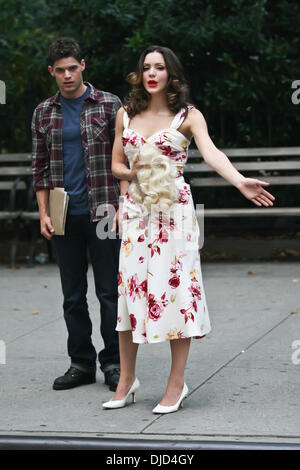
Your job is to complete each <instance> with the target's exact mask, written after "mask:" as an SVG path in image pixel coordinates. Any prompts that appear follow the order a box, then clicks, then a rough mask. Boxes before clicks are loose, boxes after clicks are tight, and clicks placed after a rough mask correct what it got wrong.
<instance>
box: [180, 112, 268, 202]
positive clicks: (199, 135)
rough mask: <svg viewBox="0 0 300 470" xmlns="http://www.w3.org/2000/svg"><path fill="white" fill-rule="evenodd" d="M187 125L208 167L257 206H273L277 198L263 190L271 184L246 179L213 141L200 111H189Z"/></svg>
mask: <svg viewBox="0 0 300 470" xmlns="http://www.w3.org/2000/svg"><path fill="white" fill-rule="evenodd" d="M187 124H188V125H189V129H190V131H191V133H192V134H193V137H194V140H195V143H196V145H197V147H198V149H199V152H200V153H201V155H202V156H203V159H204V161H205V163H207V165H209V166H210V167H211V168H212V169H213V170H214V171H216V172H217V173H218V174H219V175H220V176H222V177H223V178H224V179H225V180H227V181H228V182H229V183H230V184H232V185H233V186H235V187H236V188H237V189H238V190H239V191H240V192H241V193H242V194H243V195H244V196H245V197H246V198H247V199H249V200H251V201H252V202H253V203H254V204H256V205H257V206H261V205H264V206H273V201H274V200H275V197H274V196H273V195H272V194H271V193H269V192H268V191H266V190H265V189H264V188H263V186H269V184H270V183H267V182H266V181H261V180H258V179H255V178H246V177H245V176H243V175H242V174H241V173H240V172H239V171H238V170H237V169H236V168H235V167H234V166H233V165H232V163H231V162H230V160H229V158H228V157H227V156H226V155H225V153H223V152H221V150H219V149H218V148H217V147H216V146H215V144H214V143H213V141H212V140H211V138H210V136H209V134H208V130H207V125H206V121H205V119H204V117H203V115H202V113H201V112H200V111H199V110H198V109H195V108H193V109H191V110H190V111H189V115H188V117H187Z"/></svg>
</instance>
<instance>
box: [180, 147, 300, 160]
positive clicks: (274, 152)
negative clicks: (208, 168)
mask: <svg viewBox="0 0 300 470" xmlns="http://www.w3.org/2000/svg"><path fill="white" fill-rule="evenodd" d="M220 150H221V151H222V152H224V153H225V155H227V156H228V157H232V158H238V157H243V158H253V157H292V156H298V157H300V147H265V148H259V147H258V148H256V147H250V148H237V149H227V148H224V149H220ZM188 156H189V158H190V157H191V158H196V157H201V158H202V156H201V154H200V152H199V150H198V149H189V151H188Z"/></svg>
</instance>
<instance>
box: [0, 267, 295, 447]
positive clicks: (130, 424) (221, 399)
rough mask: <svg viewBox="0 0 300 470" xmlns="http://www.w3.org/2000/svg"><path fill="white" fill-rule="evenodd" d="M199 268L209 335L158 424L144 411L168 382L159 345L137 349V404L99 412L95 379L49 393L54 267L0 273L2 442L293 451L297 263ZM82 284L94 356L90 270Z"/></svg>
mask: <svg viewBox="0 0 300 470" xmlns="http://www.w3.org/2000/svg"><path fill="white" fill-rule="evenodd" d="M202 270H203V279H204V286H205V289H206V296H207V300H208V306H209V310H210V316H211V320H212V324H213V331H212V333H211V334H210V335H209V336H208V337H207V338H205V339H203V340H193V342H192V348H191V354H190V358H189V362H188V368H187V371H186V382H187V384H188V386H189V389H190V394H189V397H188V398H187V399H186V400H185V402H184V407H183V409H181V410H180V411H179V412H177V413H174V414H170V415H165V416H157V415H153V414H152V412H151V410H152V408H153V406H154V405H155V404H156V403H157V402H159V400H160V398H161V396H162V394H163V391H164V387H165V385H166V380H167V374H168V370H169V365H170V355H169V345H168V343H163V344H157V345H142V346H140V349H139V356H138V362H137V376H138V377H139V379H140V382H141V384H142V387H141V389H140V392H139V393H138V394H137V403H136V404H135V405H130V406H127V407H126V408H123V409H120V410H112V411H109V410H102V408H101V403H102V402H104V401H106V400H108V399H109V398H110V397H111V395H112V393H111V392H110V391H109V390H108V388H107V387H106V386H105V385H104V383H103V375H102V373H101V372H99V374H98V376H97V383H96V384H93V385H89V386H85V387H80V388H77V389H74V390H69V391H59V392H58V391H53V390H52V382H53V379H54V378H55V377H57V376H58V375H61V374H62V373H64V372H65V370H66V369H67V368H68V367H69V361H68V358H67V357H66V329H65V324H64V320H63V317H62V295H61V291H60V280H59V276H58V270H57V268H56V266H55V265H52V264H50V265H49V264H48V265H43V266H38V267H36V268H33V269H29V268H26V267H25V266H21V268H20V269H18V270H10V269H8V268H7V267H6V266H4V265H2V266H1V267H0V340H2V341H4V342H5V346H6V364H0V436H1V435H2V436H3V435H9V436H16V435H26V436H46V435H47V436H54V435H55V436H73V437H76V436H80V437H83V436H89V437H101V438H129V439H135V440H141V439H147V440H149V439H155V440H159V439H161V440H166V439H168V440H186V441H188V440H190V441H193V440H194V441H195V440H197V441H200V440H201V441H212V440H213V441H231V442H232V441H243V442H245V441H247V442H276V443H300V400H299V390H300V364H298V362H300V264H299V262H290V263H289V262H288V263H282V262H261V263H252V262H251V263H250V262H242V263H232V262H224V263H223V262H207V263H203V264H202ZM89 280H90V282H89V305H90V310H91V316H92V319H93V322H94V332H93V338H94V344H95V346H96V347H97V348H98V349H99V348H101V347H102V343H101V339H100V337H99V333H98V331H99V313H98V303H97V299H96V297H95V294H94V289H93V280H92V274H91V270H90V271H89ZM297 340H298V341H299V343H298V346H297V344H296V343H295V342H296V341H297ZM1 344H2V349H3V347H4V343H0V345H1ZM293 344H294V346H297V349H293ZM3 359H4V358H3V354H2V362H3ZM293 359H294V360H293ZM0 362H1V355H0Z"/></svg>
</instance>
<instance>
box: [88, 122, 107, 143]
mask: <svg viewBox="0 0 300 470" xmlns="http://www.w3.org/2000/svg"><path fill="white" fill-rule="evenodd" d="M107 128H108V123H107V121H105V120H103V119H99V118H95V117H93V118H92V119H91V134H90V135H91V138H92V139H93V140H95V141H99V142H106V141H108V140H109V139H108V132H107Z"/></svg>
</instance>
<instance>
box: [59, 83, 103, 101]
mask: <svg viewBox="0 0 300 470" xmlns="http://www.w3.org/2000/svg"><path fill="white" fill-rule="evenodd" d="M83 83H84V84H85V85H86V86H89V87H90V90H91V91H90V94H89V95H88V96H87V97H86V100H88V99H91V100H93V101H96V102H98V101H100V100H101V94H102V93H101V91H100V90H96V88H94V87H93V85H92V84H91V83H89V82H83ZM59 96H60V91H59V90H58V91H57V92H56V93H55V95H53V96H52V97H51V98H50V102H51V104H56V105H58V106H60V105H61V104H60V101H59Z"/></svg>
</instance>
